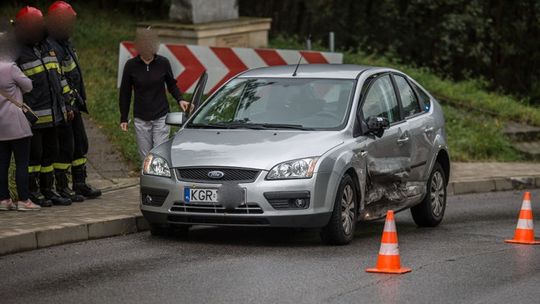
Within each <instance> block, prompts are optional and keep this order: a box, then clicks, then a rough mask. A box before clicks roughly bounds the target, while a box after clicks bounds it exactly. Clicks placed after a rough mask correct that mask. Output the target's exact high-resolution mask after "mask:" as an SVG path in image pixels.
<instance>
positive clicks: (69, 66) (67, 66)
mask: <svg viewBox="0 0 540 304" xmlns="http://www.w3.org/2000/svg"><path fill="white" fill-rule="evenodd" d="M76 68H77V64H76V63H75V61H74V60H73V59H70V60H66V61H63V62H62V71H63V72H64V73H69V72H71V71H73V70H74V69H76Z"/></svg>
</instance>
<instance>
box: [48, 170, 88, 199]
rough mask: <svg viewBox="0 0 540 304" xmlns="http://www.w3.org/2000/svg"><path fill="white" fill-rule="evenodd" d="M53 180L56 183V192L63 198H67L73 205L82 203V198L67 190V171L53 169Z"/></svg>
mask: <svg viewBox="0 0 540 304" xmlns="http://www.w3.org/2000/svg"><path fill="white" fill-rule="evenodd" d="M54 179H55V181H56V191H57V192H58V194H60V196H61V197H63V198H69V199H71V201H72V202H74V203H80V202H84V196H82V195H79V194H77V193H75V191H73V190H71V189H70V188H69V181H68V177H67V170H60V169H54Z"/></svg>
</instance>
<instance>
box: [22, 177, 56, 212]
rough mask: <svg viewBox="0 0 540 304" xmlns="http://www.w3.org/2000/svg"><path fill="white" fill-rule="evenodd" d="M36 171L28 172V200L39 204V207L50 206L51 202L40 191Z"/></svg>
mask: <svg viewBox="0 0 540 304" xmlns="http://www.w3.org/2000/svg"><path fill="white" fill-rule="evenodd" d="M38 177H39V173H38V172H33V173H30V175H29V183H28V186H29V188H30V195H29V198H30V200H31V201H32V202H33V203H34V204H36V205H40V206H41V207H51V206H52V202H51V201H50V200H48V199H46V198H45V196H44V195H43V194H42V193H41V191H40V190H39V186H38Z"/></svg>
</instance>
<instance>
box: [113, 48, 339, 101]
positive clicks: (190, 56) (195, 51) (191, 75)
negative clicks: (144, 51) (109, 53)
mask: <svg viewBox="0 0 540 304" xmlns="http://www.w3.org/2000/svg"><path fill="white" fill-rule="evenodd" d="M128 47H132V43H131V42H122V43H121V44H120V51H119V56H118V87H120V83H121V78H122V73H123V69H124V65H125V63H126V62H127V60H129V59H130V58H132V57H133V54H132V52H130V49H128ZM300 52H301V51H295V50H274V49H250V48H229V49H226V48H215V47H207V46H197V45H180V44H178V45H174V44H166V45H160V48H159V51H158V54H160V55H162V56H164V57H166V58H167V59H169V62H170V63H171V68H172V71H173V74H174V76H175V77H176V78H177V80H178V83H179V85H180V86H181V87H182V88H183V89H184V90H185V89H186V88H187V90H186V91H187V92H192V90H193V89H194V87H195V84H196V81H195V80H196V79H197V78H198V77H199V76H200V74H201V72H202V69H203V67H204V69H206V70H207V72H208V81H207V84H206V89H205V93H209V92H210V91H211V90H212V89H216V86H218V85H220V84H222V83H223V82H224V81H226V80H228V78H230V77H232V76H234V75H236V74H237V73H238V72H241V71H243V70H244V69H245V68H246V67H247V68H248V69H253V68H259V67H266V66H268V65H279V64H296V63H297V62H298V59H299V58H300V54H301V53H300ZM302 52H304V57H305V58H304V60H303V61H302V62H303V63H315V62H325V61H326V62H328V63H342V62H343V54H341V53H326V52H317V51H302ZM226 60H228V61H226Z"/></svg>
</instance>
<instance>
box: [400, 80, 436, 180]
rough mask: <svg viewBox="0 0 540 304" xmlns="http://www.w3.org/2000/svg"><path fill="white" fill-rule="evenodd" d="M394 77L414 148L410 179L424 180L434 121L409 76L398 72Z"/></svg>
mask: <svg viewBox="0 0 540 304" xmlns="http://www.w3.org/2000/svg"><path fill="white" fill-rule="evenodd" d="M393 78H394V83H395V84H396V89H397V91H398V97H399V99H400V102H401V105H402V109H403V116H404V117H405V120H406V121H407V125H408V128H409V133H410V141H411V148H412V150H411V173H410V176H409V181H411V182H415V181H424V180H426V179H427V178H428V176H426V175H427V174H426V172H427V170H426V166H427V163H428V157H429V155H430V153H431V148H432V144H433V136H432V135H433V132H434V129H433V122H432V121H431V120H430V117H429V115H427V114H426V112H425V111H424V110H423V108H422V107H421V105H420V102H419V99H418V96H417V95H416V93H415V91H414V89H413V88H412V86H411V84H410V82H409V81H408V79H407V77H406V76H405V75H401V74H397V73H396V74H394V75H393Z"/></svg>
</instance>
